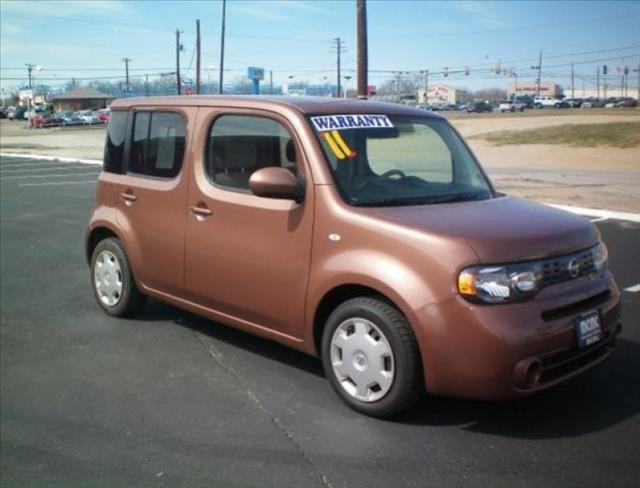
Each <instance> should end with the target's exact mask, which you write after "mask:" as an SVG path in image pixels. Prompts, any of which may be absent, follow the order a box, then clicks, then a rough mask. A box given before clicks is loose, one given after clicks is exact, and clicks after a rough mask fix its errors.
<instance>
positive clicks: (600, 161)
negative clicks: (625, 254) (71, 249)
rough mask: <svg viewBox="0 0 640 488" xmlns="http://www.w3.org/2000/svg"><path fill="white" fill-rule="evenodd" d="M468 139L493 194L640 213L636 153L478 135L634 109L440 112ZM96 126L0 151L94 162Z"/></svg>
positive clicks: (15, 125) (639, 117) (21, 141)
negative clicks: (499, 141)
mask: <svg viewBox="0 0 640 488" xmlns="http://www.w3.org/2000/svg"><path fill="white" fill-rule="evenodd" d="M446 115H447V116H448V117H449V118H450V119H451V122H452V123H453V124H454V126H455V127H456V128H457V129H458V130H459V131H460V133H461V134H462V135H463V136H464V137H465V138H468V142H469V144H470V145H471V148H472V149H473V151H474V153H475V154H476V155H477V157H478V159H479V160H480V161H481V163H482V165H483V167H484V168H485V169H486V171H487V172H488V173H489V176H490V177H491V179H492V181H493V182H494V185H495V186H496V188H497V189H498V190H499V191H502V192H504V193H508V194H511V195H516V196H521V197H524V198H529V199H532V200H537V201H541V202H548V203H558V204H565V205H575V206H580V207H592V208H604V209H608V210H619V211H626V212H640V148H638V147H636V148H630V149H619V148H612V147H597V148H573V147H568V146H564V145H550V144H527V145H520V146H514V145H507V146H492V145H490V144H488V143H487V142H486V141H485V140H483V139H482V135H483V134H487V133H490V132H494V131H502V130H523V131H525V130H529V129H534V128H540V127H550V126H553V125H563V124H586V123H602V124H606V123H609V122H614V121H615V122H624V121H629V122H631V121H640V111H638V110H635V111H624V112H611V113H606V112H603V111H597V112H596V111H594V112H592V111H589V112H582V111H580V112H577V111H570V112H560V113H559V112H558V111H553V112H551V111H549V112H546V113H545V111H530V112H525V114H495V113H494V114H481V115H477V114H469V115H466V114H457V113H453V114H446ZM103 144H104V127H86V128H85V127H78V128H51V129H27V128H26V123H25V122H9V121H8V120H2V121H0V150H1V151H2V152H23V153H24V152H28V153H35V154H49V155H57V156H71V157H78V158H90V159H100V158H101V157H102V148H103Z"/></svg>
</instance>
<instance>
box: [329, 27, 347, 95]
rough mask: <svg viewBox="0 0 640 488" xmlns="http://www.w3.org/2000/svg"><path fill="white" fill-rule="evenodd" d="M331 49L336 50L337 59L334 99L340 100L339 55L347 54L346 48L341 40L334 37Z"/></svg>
mask: <svg viewBox="0 0 640 488" xmlns="http://www.w3.org/2000/svg"><path fill="white" fill-rule="evenodd" d="M332 48H333V49H335V50H336V55H337V56H338V57H337V86H336V98H340V55H341V54H342V53H345V52H347V48H346V47H344V46H343V44H342V39H340V38H339V37H336V38H335V39H334V40H333V46H332Z"/></svg>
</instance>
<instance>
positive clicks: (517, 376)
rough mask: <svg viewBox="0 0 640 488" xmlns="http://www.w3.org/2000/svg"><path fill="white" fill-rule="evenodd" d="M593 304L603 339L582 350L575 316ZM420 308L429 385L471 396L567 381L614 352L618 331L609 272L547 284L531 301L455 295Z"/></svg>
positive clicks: (509, 394) (523, 391)
mask: <svg viewBox="0 0 640 488" xmlns="http://www.w3.org/2000/svg"><path fill="white" fill-rule="evenodd" d="M591 310H598V311H600V314H601V324H602V329H603V334H604V338H603V339H602V340H601V341H599V342H598V343H596V344H593V345H592V346H590V347H588V348H585V349H580V348H578V345H577V339H576V333H575V325H574V324H575V319H576V317H577V316H578V315H580V314H581V313H584V312H587V311H591ZM423 312H424V313H422V314H421V323H420V324H419V326H418V327H417V328H416V329H417V333H418V334H420V335H422V337H421V338H420V339H421V340H420V343H421V344H424V345H426V347H423V350H422V351H421V353H422V360H423V365H424V377H425V381H426V386H427V390H428V391H429V392H431V393H434V394H439V395H447V396H459V397H467V398H478V399H507V398H514V397H519V396H526V395H530V394H533V393H537V392H540V391H543V390H546V389H548V388H551V387H553V386H555V385H557V384H560V383H563V382H565V381H567V380H569V379H571V378H573V377H575V376H577V375H579V374H581V373H583V372H584V371H586V370H588V369H590V368H592V367H593V366H595V365H596V364H599V363H600V362H602V361H603V360H605V359H606V358H607V357H609V355H610V354H611V352H612V350H613V348H614V345H615V342H616V336H617V335H618V333H619V332H620V330H621V319H620V293H619V291H618V288H617V286H616V284H615V281H614V280H613V277H612V276H611V274H610V273H609V272H606V273H605V274H603V275H602V276H601V277H599V278H597V279H593V278H592V277H584V278H581V279H578V280H574V281H573V282H568V283H563V284H560V285H555V286H550V287H548V288H546V289H544V290H542V291H541V292H540V293H539V294H538V296H537V297H536V298H535V299H534V300H532V301H529V302H524V303H519V304H505V305H476V304H471V303H468V302H467V301H466V300H464V299H463V298H461V297H460V296H455V297H452V298H450V299H449V300H446V301H445V302H442V303H439V304H433V305H430V306H428V307H426V309H425V310H424V311H423Z"/></svg>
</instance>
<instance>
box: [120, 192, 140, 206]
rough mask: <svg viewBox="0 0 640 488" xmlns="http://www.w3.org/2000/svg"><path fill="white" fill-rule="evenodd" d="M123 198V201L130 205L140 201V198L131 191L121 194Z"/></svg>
mask: <svg viewBox="0 0 640 488" xmlns="http://www.w3.org/2000/svg"><path fill="white" fill-rule="evenodd" d="M121 196H122V199H123V200H124V201H125V202H126V203H129V204H131V203H133V202H135V201H136V200H137V199H138V197H137V196H135V195H134V194H133V193H131V191H125V192H123V193H122V194H121Z"/></svg>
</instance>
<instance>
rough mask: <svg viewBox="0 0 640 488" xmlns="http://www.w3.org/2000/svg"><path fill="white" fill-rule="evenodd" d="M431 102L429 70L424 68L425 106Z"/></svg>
mask: <svg viewBox="0 0 640 488" xmlns="http://www.w3.org/2000/svg"><path fill="white" fill-rule="evenodd" d="M428 103H429V70H428V69H425V70H424V108H427V104H428Z"/></svg>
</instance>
